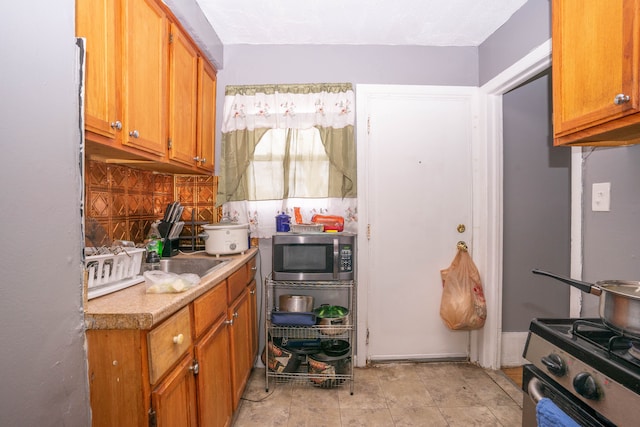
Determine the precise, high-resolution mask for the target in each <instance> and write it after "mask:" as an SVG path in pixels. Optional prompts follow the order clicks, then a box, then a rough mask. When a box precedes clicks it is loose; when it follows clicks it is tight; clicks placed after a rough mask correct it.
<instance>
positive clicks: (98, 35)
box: [76, 0, 121, 139]
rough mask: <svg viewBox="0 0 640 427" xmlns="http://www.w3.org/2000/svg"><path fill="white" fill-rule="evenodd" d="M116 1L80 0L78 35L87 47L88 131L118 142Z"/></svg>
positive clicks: (77, 23)
mask: <svg viewBox="0 0 640 427" xmlns="http://www.w3.org/2000/svg"><path fill="white" fill-rule="evenodd" d="M116 7H117V2H116V1H115V0H76V35H77V36H78V37H84V38H86V40H87V44H86V80H85V98H84V102H85V128H86V130H88V131H90V132H93V133H96V134H98V135H102V136H106V137H108V138H111V139H115V138H116V132H117V128H118V125H117V123H118V122H119V121H121V118H120V117H119V116H118V115H119V111H118V96H117V95H118V91H117V86H116V85H117V77H116V70H119V69H120V68H119V66H118V63H119V62H118V61H119V55H118V54H117V52H118V49H119V48H118V46H119V45H118V40H119V34H118V31H119V28H120V27H119V23H120V19H119V13H118V12H119V9H116Z"/></svg>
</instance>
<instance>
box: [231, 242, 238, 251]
mask: <svg viewBox="0 0 640 427" xmlns="http://www.w3.org/2000/svg"><path fill="white" fill-rule="evenodd" d="M236 246H237V245H236V244H235V243H231V244H230V245H229V249H231V250H232V251H234V250H235V249H236Z"/></svg>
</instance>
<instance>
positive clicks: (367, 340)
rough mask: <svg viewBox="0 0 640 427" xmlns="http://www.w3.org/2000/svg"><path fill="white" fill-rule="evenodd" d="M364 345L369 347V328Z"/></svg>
mask: <svg viewBox="0 0 640 427" xmlns="http://www.w3.org/2000/svg"><path fill="white" fill-rule="evenodd" d="M365 344H366V345H369V328H367V339H366V340H365Z"/></svg>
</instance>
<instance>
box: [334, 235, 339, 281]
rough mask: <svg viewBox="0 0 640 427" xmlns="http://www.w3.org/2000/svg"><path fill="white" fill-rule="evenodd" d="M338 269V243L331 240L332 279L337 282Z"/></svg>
mask: <svg viewBox="0 0 640 427" xmlns="http://www.w3.org/2000/svg"><path fill="white" fill-rule="evenodd" d="M339 268H340V242H338V239H333V279H334V280H338V271H339Z"/></svg>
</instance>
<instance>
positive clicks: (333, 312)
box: [313, 304, 350, 335]
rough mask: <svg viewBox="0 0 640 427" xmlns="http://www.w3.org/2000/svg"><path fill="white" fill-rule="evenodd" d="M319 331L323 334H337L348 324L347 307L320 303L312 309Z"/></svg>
mask: <svg viewBox="0 0 640 427" xmlns="http://www.w3.org/2000/svg"><path fill="white" fill-rule="evenodd" d="M313 312H314V313H315V315H316V319H317V321H316V323H317V325H318V326H320V332H321V333H323V334H325V335H339V334H341V333H343V332H344V331H345V326H348V325H349V324H350V321H349V320H350V319H349V309H348V308H346V307H342V306H339V305H329V304H322V305H321V306H320V307H318V308H316V309H315V310H313Z"/></svg>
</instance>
